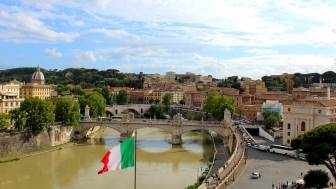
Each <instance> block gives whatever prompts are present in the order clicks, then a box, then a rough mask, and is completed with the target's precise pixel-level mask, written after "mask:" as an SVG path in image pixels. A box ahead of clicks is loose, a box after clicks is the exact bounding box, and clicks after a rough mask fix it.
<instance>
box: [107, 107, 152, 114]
mask: <svg viewBox="0 0 336 189" xmlns="http://www.w3.org/2000/svg"><path fill="white" fill-rule="evenodd" d="M150 106H151V105H150V104H128V105H114V106H107V107H106V108H105V112H106V115H107V116H108V117H110V116H119V115H122V114H127V113H129V112H132V113H133V114H134V115H135V117H141V116H143V115H144V113H146V112H147V111H148V110H149V108H150Z"/></svg>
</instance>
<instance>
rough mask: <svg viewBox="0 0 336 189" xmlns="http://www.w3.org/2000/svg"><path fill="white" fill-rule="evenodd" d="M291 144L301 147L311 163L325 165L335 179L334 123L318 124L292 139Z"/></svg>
mask: <svg viewBox="0 0 336 189" xmlns="http://www.w3.org/2000/svg"><path fill="white" fill-rule="evenodd" d="M292 146H293V147H294V148H296V149H302V151H303V152H304V153H305V154H307V155H306V159H307V161H308V163H309V164H311V165H320V164H323V165H325V166H326V167H327V168H328V169H329V170H330V172H331V174H332V175H333V177H334V178H335V179H336V162H335V160H336V124H335V123H330V124H326V125H322V126H319V127H317V128H315V129H313V130H311V131H309V132H307V133H305V134H303V135H299V136H298V137H297V138H296V139H294V140H293V141H292Z"/></svg>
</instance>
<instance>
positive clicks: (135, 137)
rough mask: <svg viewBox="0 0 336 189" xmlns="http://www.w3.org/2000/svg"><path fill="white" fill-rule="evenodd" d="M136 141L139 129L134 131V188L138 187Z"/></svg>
mask: <svg viewBox="0 0 336 189" xmlns="http://www.w3.org/2000/svg"><path fill="white" fill-rule="evenodd" d="M136 141H137V131H136V130H135V131H134V189H136V170H137V169H136Z"/></svg>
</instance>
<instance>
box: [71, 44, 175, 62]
mask: <svg viewBox="0 0 336 189" xmlns="http://www.w3.org/2000/svg"><path fill="white" fill-rule="evenodd" d="M75 53H76V54H79V56H77V57H78V58H77V59H79V60H84V61H91V62H96V61H98V60H101V61H106V60H116V59H124V60H131V59H133V60H139V59H150V58H162V57H171V56H173V52H170V51H169V50H167V49H162V48H154V47H142V48H136V47H135V48H132V47H123V48H106V49H96V50H93V51H84V52H75Z"/></svg>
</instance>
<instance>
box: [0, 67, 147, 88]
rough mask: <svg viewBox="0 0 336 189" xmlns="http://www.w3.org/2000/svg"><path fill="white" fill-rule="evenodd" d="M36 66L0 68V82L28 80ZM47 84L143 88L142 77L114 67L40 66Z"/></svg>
mask: <svg viewBox="0 0 336 189" xmlns="http://www.w3.org/2000/svg"><path fill="white" fill-rule="evenodd" d="M35 70H36V68H31V67H26V68H13V69H7V70H0V82H5V81H9V80H13V79H16V80H19V81H22V82H26V83H27V82H30V79H31V76H32V74H33V73H34V72H35ZM41 71H42V72H43V73H44V76H45V79H46V83H47V84H63V85H67V84H75V85H80V86H81V87H82V88H88V87H97V86H98V87H99V86H104V85H110V86H115V87H133V88H143V79H142V78H141V77H140V76H139V75H137V74H133V73H121V72H119V70H116V69H108V70H102V71H99V70H96V69H86V68H68V69H64V70H46V69H43V68H41Z"/></svg>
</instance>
